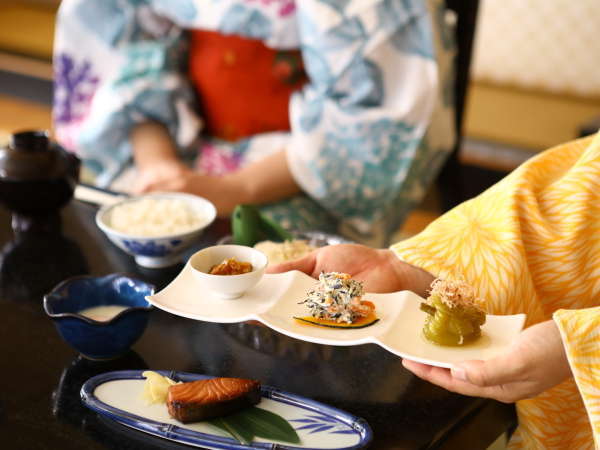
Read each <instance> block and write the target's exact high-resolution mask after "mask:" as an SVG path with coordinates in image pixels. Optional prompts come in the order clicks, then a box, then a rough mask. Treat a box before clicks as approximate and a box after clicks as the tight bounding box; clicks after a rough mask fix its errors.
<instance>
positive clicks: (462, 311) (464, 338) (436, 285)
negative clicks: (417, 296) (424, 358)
mask: <svg viewBox="0 0 600 450" xmlns="http://www.w3.org/2000/svg"><path fill="white" fill-rule="evenodd" d="M476 301H477V299H476V297H475V295H474V291H473V289H472V288H471V287H470V286H469V285H467V284H466V283H464V282H462V281H448V280H439V279H438V280H435V281H434V282H433V284H432V288H431V293H430V295H429V297H428V298H427V302H426V303H421V310H422V311H425V312H426V313H427V314H428V315H427V318H426V319H425V325H424V326H423V334H424V335H425V337H426V338H427V339H428V340H429V341H431V342H433V343H435V344H439V345H448V346H460V345H465V344H467V343H469V342H473V341H475V340H476V339H477V338H479V337H480V336H481V326H482V325H483V324H484V323H485V312H484V311H483V310H482V309H481V308H480V307H479V306H478V305H477V304H476Z"/></svg>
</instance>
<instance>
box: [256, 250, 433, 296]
mask: <svg viewBox="0 0 600 450" xmlns="http://www.w3.org/2000/svg"><path fill="white" fill-rule="evenodd" d="M288 270H299V271H301V272H304V273H305V274H307V275H310V276H312V277H314V278H318V276H319V274H320V273H321V272H344V273H348V274H349V275H351V276H352V277H353V278H355V279H356V280H358V281H362V282H363V285H364V288H365V290H366V291H368V292H394V291H399V290H405V289H406V290H412V291H414V292H416V293H417V294H419V295H421V296H424V295H425V291H426V290H427V288H428V287H429V285H430V284H431V282H432V281H433V278H434V277H433V275H431V274H430V273H428V272H426V271H424V270H422V269H419V268H417V267H414V266H411V265H410V264H408V263H405V262H403V261H401V260H400V259H398V258H397V257H396V255H394V253H393V252H392V251H391V250H384V249H374V248H371V247H367V246H364V245H359V244H339V245H328V246H325V247H321V248H319V249H317V250H315V251H313V252H312V253H310V254H309V255H307V256H305V257H303V258H300V259H297V260H295V261H288V262H284V263H281V264H277V265H274V266H272V267H269V268H267V272H269V273H279V272H286V271H288Z"/></svg>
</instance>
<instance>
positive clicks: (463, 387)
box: [402, 360, 507, 401]
mask: <svg viewBox="0 0 600 450" xmlns="http://www.w3.org/2000/svg"><path fill="white" fill-rule="evenodd" d="M402 364H403V365H404V367H405V368H406V369H408V370H410V371H411V372H412V373H413V374H415V375H416V376H417V377H419V378H421V379H423V380H425V381H428V382H430V383H432V384H435V385H437V386H440V387H442V388H444V389H446V390H448V391H451V392H456V393H457V394H462V395H469V396H471V397H487V398H494V399H497V400H501V401H507V400H506V393H505V392H504V391H503V389H502V387H501V386H487V387H484V386H477V385H475V384H472V383H469V382H468V381H463V380H460V379H457V378H455V377H454V376H453V375H452V372H451V371H450V369H446V368H443V367H433V366H427V365H426V364H421V363H416V362H414V361H408V360H403V361H402Z"/></svg>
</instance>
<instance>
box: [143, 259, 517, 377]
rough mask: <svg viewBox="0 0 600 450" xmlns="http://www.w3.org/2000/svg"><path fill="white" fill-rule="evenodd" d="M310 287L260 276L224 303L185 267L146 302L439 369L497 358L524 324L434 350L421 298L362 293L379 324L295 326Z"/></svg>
mask: <svg viewBox="0 0 600 450" xmlns="http://www.w3.org/2000/svg"><path fill="white" fill-rule="evenodd" d="M316 283H317V281H316V280H315V279H313V278H311V277H309V276H308V275H305V274H304V273H301V272H298V271H291V272H286V273H280V274H266V275H264V276H263V278H262V279H261V280H260V281H259V282H258V284H257V285H256V286H255V287H254V288H252V289H251V290H249V291H248V292H246V294H244V295H243V296H242V297H240V298H237V299H235V300H225V299H220V298H218V297H216V296H215V295H214V294H211V292H210V291H209V290H208V289H206V288H205V287H204V286H202V285H201V283H200V282H199V281H198V280H197V279H196V278H195V277H194V276H193V274H192V269H191V267H190V266H189V264H186V266H185V267H184V269H183V270H182V271H181V273H180V274H179V275H178V276H177V278H175V279H174V280H173V281H172V282H171V283H170V284H169V285H168V286H167V287H165V288H164V289H163V290H162V291H160V292H158V293H156V294H155V295H151V296H148V297H146V299H147V300H148V301H149V302H150V303H152V304H153V305H154V306H156V307H157V308H160V309H163V310H165V311H168V312H170V313H172V314H176V315H178V316H182V317H188V318H190V319H196V320H203V321H206V322H219V323H231V322H242V321H246V320H258V321H260V322H262V323H264V324H265V325H267V326H269V327H271V328H272V329H274V330H276V331H278V332H280V333H283V334H286V335H288V336H291V337H294V338H297V339H302V340H305V341H309V342H316V343H319V344H327V345H359V344H367V343H374V344H378V345H380V346H382V347H383V348H385V349H387V350H388V351H390V352H392V353H394V354H396V355H398V356H401V357H403V358H407V359H411V360H413V361H418V362H422V363H425V364H429V365H432V366H439V367H450V366H451V365H452V364H453V363H456V362H460V361H465V360H470V359H481V360H486V359H490V358H492V357H494V356H496V355H498V354H500V353H502V352H503V351H504V350H506V348H507V347H508V346H509V345H510V343H511V342H512V341H513V339H515V338H516V337H517V336H518V335H519V333H520V332H521V330H522V329H523V324H524V323H525V314H517V315H512V316H494V315H488V316H487V320H486V323H485V325H484V326H483V327H482V336H481V338H480V339H478V340H477V341H476V342H474V343H471V344H468V345H465V346H462V347H445V346H439V345H435V344H432V343H431V342H429V341H427V340H426V339H425V338H424V337H423V335H422V332H421V330H422V327H423V323H424V321H425V317H426V313H425V312H423V311H421V310H420V309H419V305H420V303H421V302H422V301H423V299H422V298H421V297H419V296H418V295H416V294H414V293H413V292H410V291H401V292H394V293H390V294H366V295H365V296H364V298H365V299H367V300H370V301H372V302H373V303H375V310H376V314H377V316H378V317H379V319H380V320H379V322H377V323H376V324H374V325H372V326H369V327H366V328H359V329H336V328H324V327H317V326H313V325H308V324H306V325H305V324H302V323H299V322H298V321H296V320H294V319H293V317H294V316H305V315H307V312H308V310H307V308H306V307H305V306H304V305H302V304H299V302H301V301H302V300H304V298H305V295H306V293H307V292H308V290H309V289H311V288H312V287H313V286H314V285H315V284H316Z"/></svg>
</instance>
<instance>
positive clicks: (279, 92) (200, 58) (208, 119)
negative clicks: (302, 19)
mask: <svg viewBox="0 0 600 450" xmlns="http://www.w3.org/2000/svg"><path fill="white" fill-rule="evenodd" d="M191 36H192V39H191V48H190V58H189V70H190V78H191V80H192V83H193V85H194V87H195V89H196V92H197V93H198V97H199V101H200V106H201V108H202V111H201V113H202V116H203V118H204V120H205V124H206V131H207V133H208V134H210V135H211V136H215V137H219V138H222V139H226V140H229V141H235V140H237V139H241V138H244V137H248V136H251V135H254V134H257V133H264V132H267V131H286V130H289V129H290V120H289V100H290V95H291V94H292V92H294V91H295V90H297V89H300V88H301V87H302V85H303V84H304V83H305V82H306V81H307V77H306V73H305V71H304V65H303V63H302V56H301V54H300V51H299V50H283V51H282V50H274V49H272V48H269V47H267V46H266V45H264V44H263V43H262V41H259V40H255V39H247V38H242V37H239V36H233V35H223V34H220V33H217V32H213V31H199V30H194V31H191Z"/></svg>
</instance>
